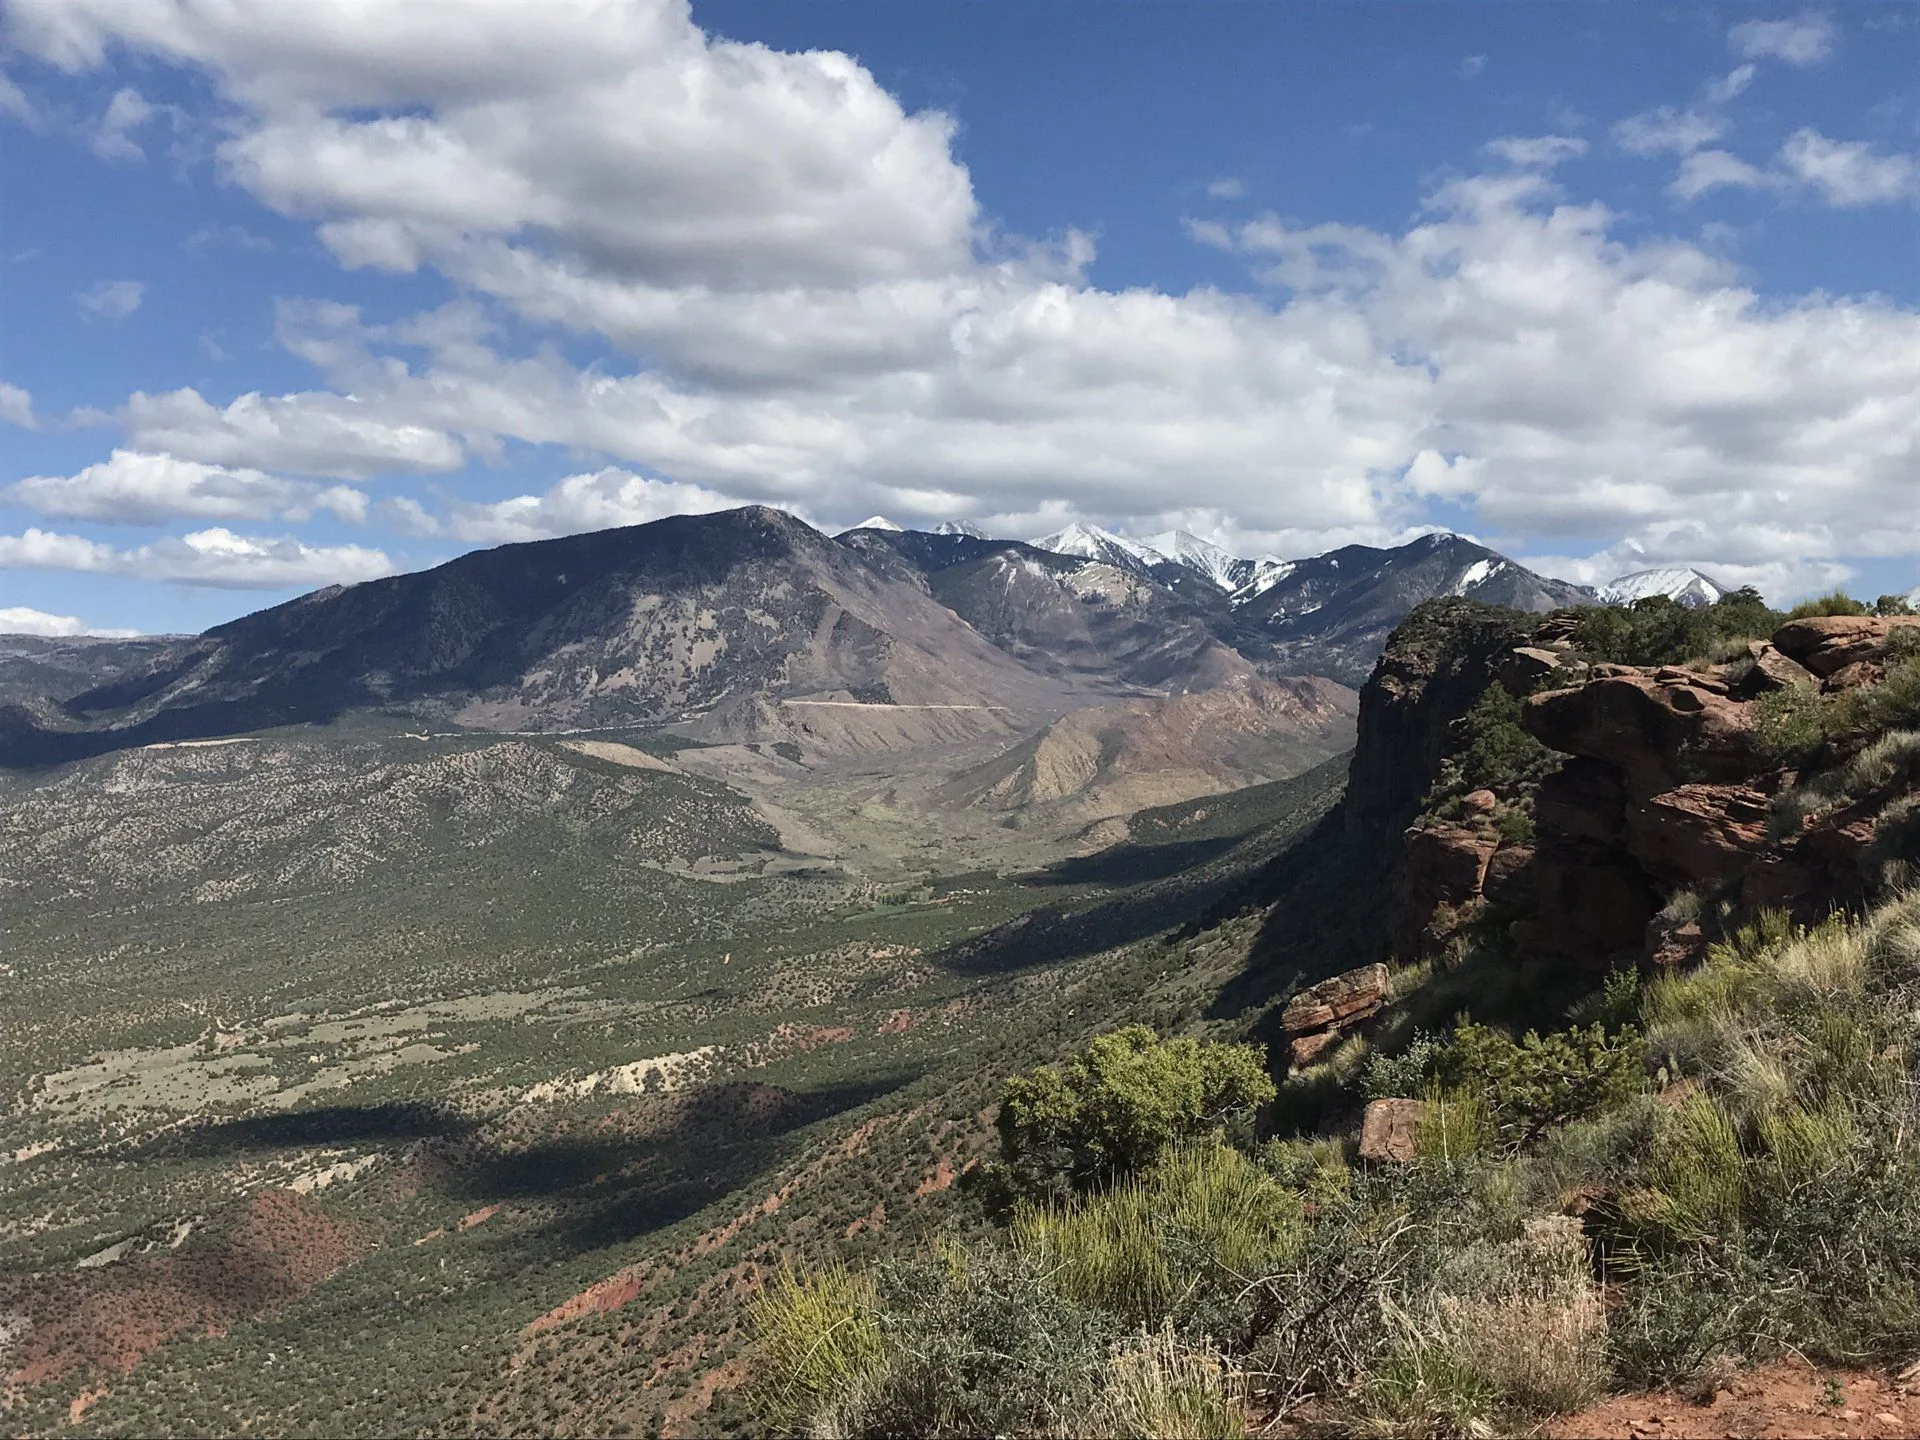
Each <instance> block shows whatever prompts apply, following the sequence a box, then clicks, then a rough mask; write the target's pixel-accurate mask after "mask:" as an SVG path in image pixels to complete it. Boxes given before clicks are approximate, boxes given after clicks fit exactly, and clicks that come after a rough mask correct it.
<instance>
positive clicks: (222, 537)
mask: <svg viewBox="0 0 1920 1440" xmlns="http://www.w3.org/2000/svg"><path fill="white" fill-rule="evenodd" d="M0 568H5V569H15V570H77V571H80V572H82V573H86V574H99V575H131V576H134V577H136V578H138V579H142V580H165V581H171V582H174V583H177V584H183V585H206V586H211V587H214V588H217V589H229V590H280V589H288V588H294V587H302V588H304V587H308V586H314V585H326V584H354V583H357V582H359V581H361V580H373V579H377V578H379V577H380V576H382V575H390V574H392V573H393V569H394V566H393V562H392V561H391V560H389V559H388V558H387V556H386V555H385V554H384V553H383V552H381V551H379V550H372V549H368V548H367V547H365V546H361V545H321V546H312V545H306V544H304V543H302V542H301V541H299V540H295V539H293V538H291V537H288V536H251V535H236V534H235V533H234V532H233V531H231V530H228V529H225V528H224V527H220V526H216V527H214V528H212V529H209V530H195V531H192V532H190V533H188V534H186V535H180V536H169V537H167V538H166V539H164V540H156V541H154V542H153V543H152V544H150V545H142V546H139V547H138V548H135V549H119V548H117V547H115V546H112V545H106V544H103V543H101V542H100V541H98V540H89V539H87V538H85V537H84V536H80V535H63V534H60V533H57V532H54V531H48V530H40V529H37V528H33V527H29V528H28V529H27V530H26V531H25V532H23V533H22V534H19V535H0Z"/></svg>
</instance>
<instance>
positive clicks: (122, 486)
mask: <svg viewBox="0 0 1920 1440" xmlns="http://www.w3.org/2000/svg"><path fill="white" fill-rule="evenodd" d="M0 499H5V500H8V501H11V502H12V503H13V504H16V505H22V506H25V507H26V508H27V509H29V510H33V511H36V512H37V513H39V514H41V515H53V516H60V517H63V518H68V519H76V520H97V521H104V522H106V523H109V524H122V525H152V524H158V523H159V522H161V521H163V520H170V519H173V518H175V517H190V518H193V519H201V520H270V519H285V520H293V521H301V520H306V519H308V518H310V517H311V516H312V515H314V514H315V513H316V512H318V511H322V510H324V511H328V512H331V513H332V514H334V515H335V516H337V517H339V518H340V519H343V520H355V521H359V520H364V519H366V514H367V497H366V496H365V495H364V494H362V493H361V492H360V491H358V490H355V489H352V488H351V487H349V486H346V485H333V486H327V487H325V488H323V487H321V486H319V485H314V484H310V483H304V482H300V481H295V480H286V479H283V478H281V477H280V476H278V475H268V474H266V473H264V472H262V471H259V470H250V469H237V470H236V469H227V468H225V467H223V466H218V465H202V464H200V463H198V462H196V461H192V460H182V459H179V458H177V457H176V456H172V455H149V454H143V453H141V452H139V451H136V450H115V451H114V452H113V454H112V456H111V457H110V458H109V459H106V460H103V461H101V462H100V463H99V464H97V465H89V466H87V467H86V468H85V469H84V470H81V471H80V472H79V473H78V474H74V475H34V476H30V477H29V478H27V479H25V480H20V481H16V482H15V483H14V484H12V485H9V486H7V487H6V488H5V489H4V490H0Z"/></svg>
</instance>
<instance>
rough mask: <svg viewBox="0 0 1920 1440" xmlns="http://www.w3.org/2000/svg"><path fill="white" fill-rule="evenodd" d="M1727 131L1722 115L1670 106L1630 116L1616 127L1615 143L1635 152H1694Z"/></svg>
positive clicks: (1661, 153)
mask: <svg viewBox="0 0 1920 1440" xmlns="http://www.w3.org/2000/svg"><path fill="white" fill-rule="evenodd" d="M1726 133H1727V122H1726V120H1725V119H1724V118H1723V117H1721V116H1719V115H1713V114H1707V113H1703V112H1702V111H1699V110H1677V109H1675V108H1674V107H1673V106H1671V105H1662V106H1660V107H1659V108H1658V109H1657V110H1643V111H1642V112H1641V113H1640V114H1638V115H1629V116H1628V117H1627V118H1626V119H1625V120H1622V121H1621V122H1620V123H1619V124H1618V125H1615V126H1614V127H1613V138H1614V141H1615V143H1617V144H1618V145H1619V146H1620V148H1621V149H1623V150H1627V151H1631V152H1632V153H1633V154H1635V155H1664V154H1669V153H1671V154H1675V155H1691V154H1692V153H1693V152H1694V151H1695V150H1698V149H1700V148H1701V147H1702V146H1703V145H1711V144H1712V143H1713V142H1714V141H1715V140H1718V139H1719V138H1720V137H1721V136H1722V135H1725V134H1726Z"/></svg>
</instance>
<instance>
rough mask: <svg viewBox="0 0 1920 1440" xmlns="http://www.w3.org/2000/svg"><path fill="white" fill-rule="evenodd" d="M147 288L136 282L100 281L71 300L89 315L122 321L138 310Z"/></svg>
mask: <svg viewBox="0 0 1920 1440" xmlns="http://www.w3.org/2000/svg"><path fill="white" fill-rule="evenodd" d="M146 293H147V287H146V286H145V285H143V284H142V283H141V282H140V281H138V280H102V281H101V282H100V283H99V284H97V285H94V286H93V287H91V288H90V289H86V290H82V291H81V292H80V293H79V294H77V295H75V296H74V297H73V298H74V299H75V300H77V301H79V302H80V308H81V309H82V310H85V311H86V312H87V313H88V314H89V315H98V316H100V318H101V319H103V320H124V319H126V318H127V316H129V315H131V314H133V312H134V311H136V310H138V309H139V308H140V302H141V300H143V299H144V298H145V297H146Z"/></svg>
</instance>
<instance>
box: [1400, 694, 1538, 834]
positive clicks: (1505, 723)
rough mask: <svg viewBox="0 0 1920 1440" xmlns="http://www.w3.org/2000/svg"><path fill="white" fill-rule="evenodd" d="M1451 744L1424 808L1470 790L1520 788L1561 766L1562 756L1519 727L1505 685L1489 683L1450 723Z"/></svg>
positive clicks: (1510, 791)
mask: <svg viewBox="0 0 1920 1440" xmlns="http://www.w3.org/2000/svg"><path fill="white" fill-rule="evenodd" d="M1450 743H1451V746H1452V753H1451V754H1450V755H1449V756H1447V758H1446V759H1445V760H1444V761H1443V762H1442V764H1441V769H1440V777H1439V779H1438V781H1437V782H1436V785H1435V795H1434V797H1433V798H1432V799H1430V801H1429V803H1428V807H1427V808H1428V809H1437V808H1442V807H1443V806H1444V803H1445V802H1446V801H1448V800H1452V799H1455V798H1457V797H1459V796H1461V795H1465V794H1467V793H1468V792H1469V791H1473V790H1496V791H1500V792H1502V793H1503V794H1513V793H1514V792H1515V791H1520V790H1524V789H1526V788H1528V787H1531V786H1533V785H1537V784H1538V783H1539V782H1540V780H1541V779H1542V778H1544V777H1545V776H1546V775H1548V774H1550V773H1551V772H1552V771H1554V770H1555V769H1557V768H1559V765H1560V760H1561V757H1560V756H1559V755H1557V754H1555V753H1554V752H1553V751H1551V750H1549V749H1547V747H1546V746H1544V745H1542V744H1541V743H1540V742H1539V741H1538V740H1536V739H1534V738H1533V736H1531V735H1529V734H1528V733H1527V732H1526V731H1525V730H1522V729H1521V728H1520V698H1519V697H1518V696H1516V695H1512V694H1509V693H1508V691H1507V688H1506V687H1505V686H1504V685H1489V686H1488V687H1487V688H1486V690H1485V691H1484V692H1482V694H1481V696H1480V698H1479V699H1478V700H1476V701H1474V702H1473V705H1472V707H1471V708H1470V709H1468V711H1467V713H1466V714H1464V715H1462V716H1461V717H1460V718H1459V719H1458V720H1456V721H1454V722H1453V727H1452V731H1451V735H1450Z"/></svg>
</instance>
